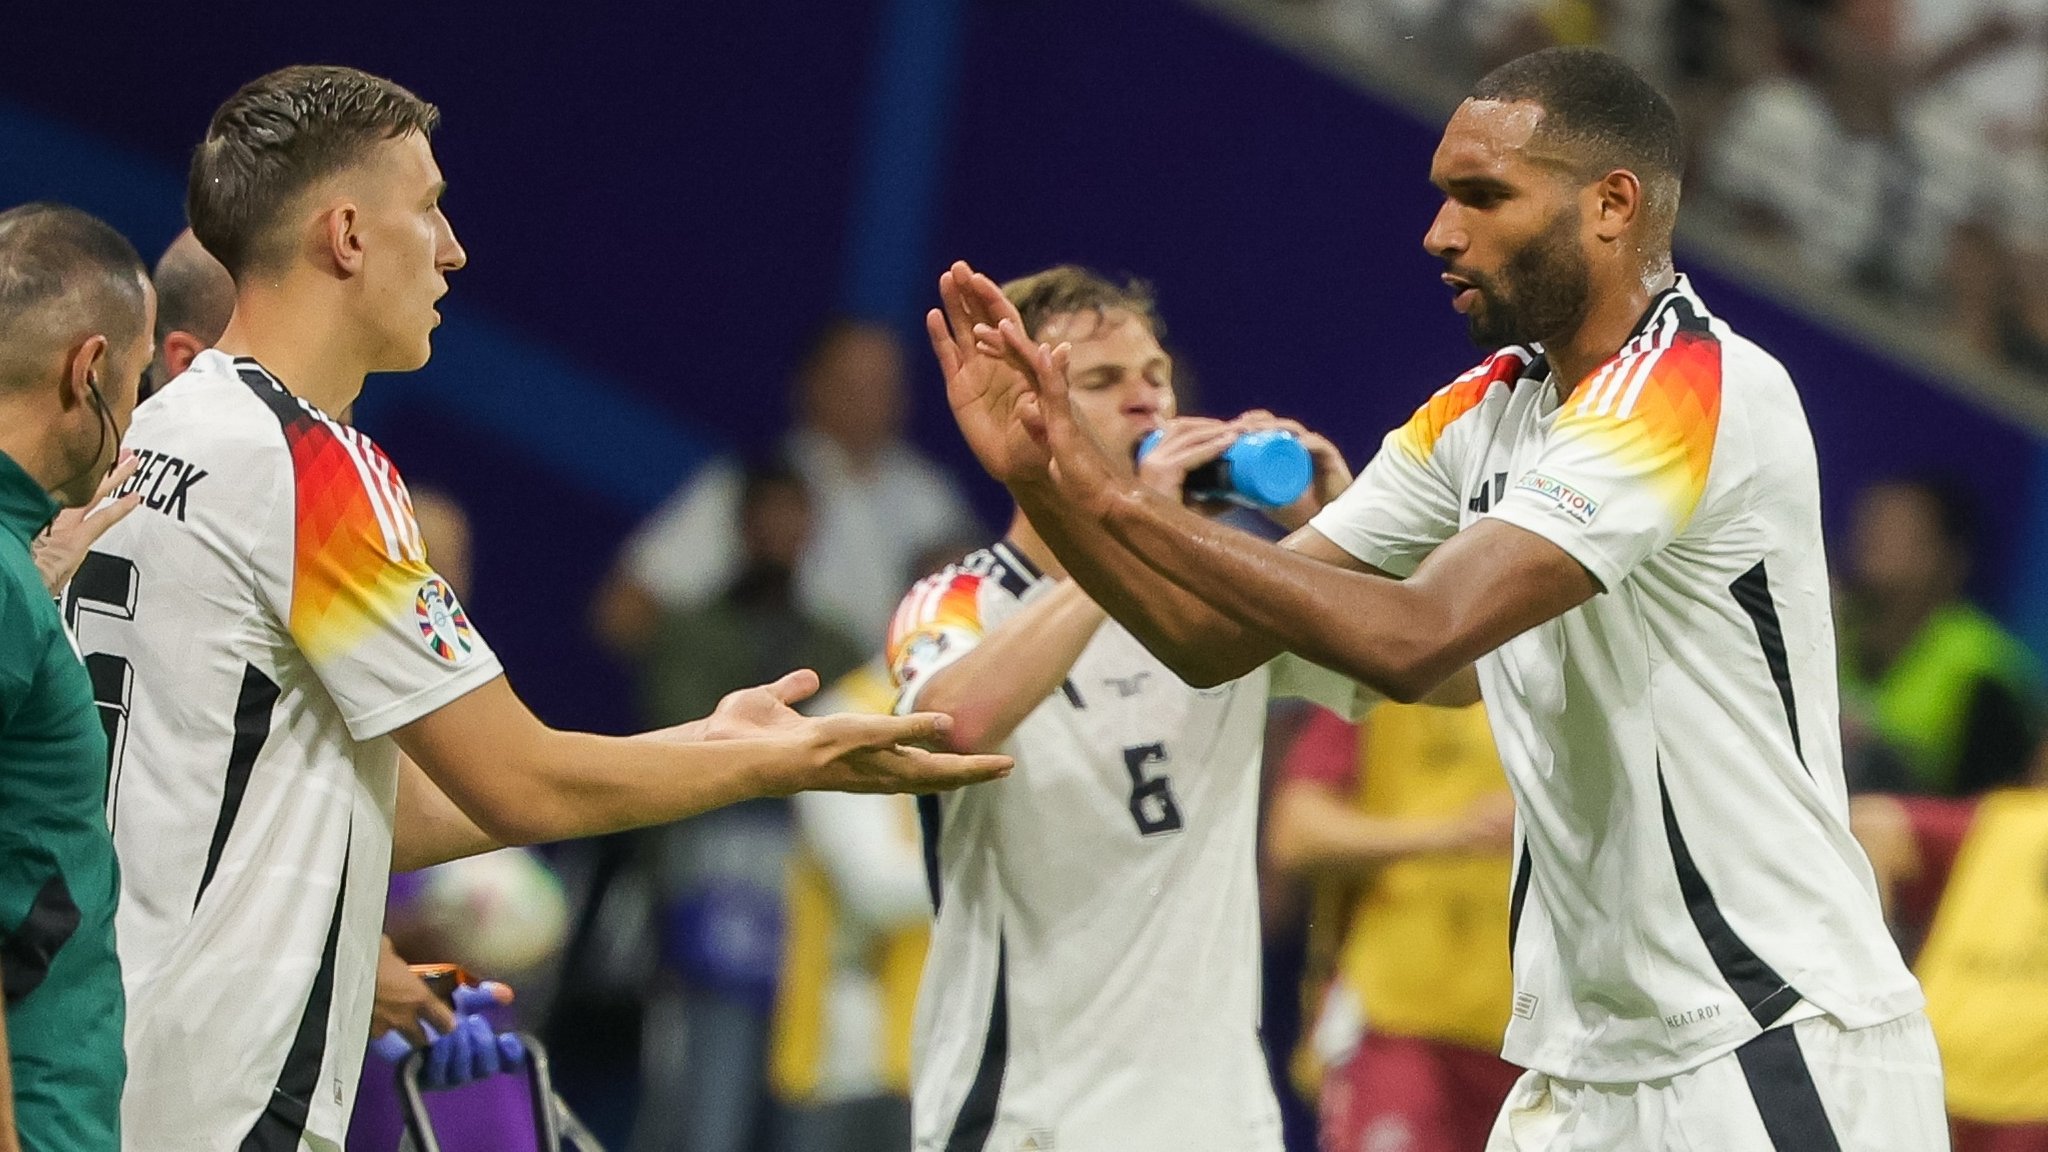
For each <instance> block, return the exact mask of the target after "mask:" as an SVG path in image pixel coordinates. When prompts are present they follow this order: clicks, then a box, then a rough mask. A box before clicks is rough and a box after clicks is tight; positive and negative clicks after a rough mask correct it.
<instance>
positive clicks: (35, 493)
mask: <svg viewBox="0 0 2048 1152" xmlns="http://www.w3.org/2000/svg"><path fill="white" fill-rule="evenodd" d="M56 518H57V502H56V501H55V500H52V499H50V494H49V493H48V492H45V491H43V488H42V485H40V484H37V483H36V482H35V480H34V479H33V478H31V477H30V476H29V474H28V473H27V472H24V471H22V467H21V465H19V464H16V463H15V462H14V458H13V457H11V456H9V455H7V454H6V453H5V452H0V527H5V528H6V529H7V531H8V532H9V533H11V534H13V535H15V536H18V537H20V538H21V542H22V543H23V544H27V543H29V542H30V541H32V540H34V539H35V538H36V537H38V536H40V535H42V534H43V529H45V528H48V527H49V526H50V521H52V520H54V519H56Z"/></svg>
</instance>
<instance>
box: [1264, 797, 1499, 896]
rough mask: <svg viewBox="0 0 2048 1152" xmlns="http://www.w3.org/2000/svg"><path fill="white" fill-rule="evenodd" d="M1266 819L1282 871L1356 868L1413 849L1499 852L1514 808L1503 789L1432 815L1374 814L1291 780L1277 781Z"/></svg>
mask: <svg viewBox="0 0 2048 1152" xmlns="http://www.w3.org/2000/svg"><path fill="white" fill-rule="evenodd" d="M1267 821H1268V822H1267V826H1266V836H1267V841H1266V843H1267V852H1268V853H1269V854H1270V855H1271V858H1272V860H1273V863H1274V864H1275V865H1277V866H1279V867H1280V868H1281V869H1282V870H1283V871H1287V872H1293V873H1300V874H1315V873H1324V874H1326V873H1338V874H1351V875H1355V874H1358V873H1360V872H1369V871H1371V870H1372V869H1374V868H1376V867H1378V866H1379V865H1382V864H1386V863H1388V862H1390V861H1394V860H1404V859H1407V858H1409V857H1412V856H1424V855H1430V854H1434V853H1450V852H1475V853H1500V852H1505V851H1506V850H1507V848H1508V845H1509V843H1510V841H1511V840H1512V838H1513V833H1514V822H1515V810H1514V802H1513V801H1511V800H1509V799H1508V798H1507V796H1506V795H1504V794H1503V795H1499V796H1491V797H1487V798H1485V799H1483V800H1481V801H1479V802H1477V803H1475V804H1473V805H1472V806H1471V807H1470V808H1468V809H1466V810H1465V811H1464V812H1460V813H1458V814H1457V815H1455V816H1448V817H1442V818H1438V819H1420V818H1400V817H1390V816H1372V815H1368V814H1367V813H1364V812H1360V811H1359V810H1358V809H1357V808H1356V807H1354V806H1353V805H1352V804H1351V803H1349V802H1348V801H1346V800H1345V799H1344V798H1343V797H1341V796H1338V795H1337V794H1336V793H1334V792H1332V791H1330V790H1329V789H1328V788H1325V787H1323V786H1322V785H1320V784H1312V783H1306V782H1300V781H1294V782H1289V783H1287V784H1283V785H1281V787H1280V792H1279V794H1278V795H1277V796H1275V797H1274V798H1273V811H1272V814H1271V815H1270V816H1268V817H1267Z"/></svg>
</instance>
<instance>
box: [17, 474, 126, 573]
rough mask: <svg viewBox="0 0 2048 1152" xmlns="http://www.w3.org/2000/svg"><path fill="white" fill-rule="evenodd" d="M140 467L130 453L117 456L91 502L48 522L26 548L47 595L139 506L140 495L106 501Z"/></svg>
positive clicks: (76, 568) (59, 514)
mask: <svg viewBox="0 0 2048 1152" xmlns="http://www.w3.org/2000/svg"><path fill="white" fill-rule="evenodd" d="M141 465H142V458H141V457H139V456H137V455H136V454H135V453H133V452H123V453H121V458H120V460H118V461H117V462H115V464H114V467H113V468H112V469H110V470H109V471H108V472H107V476H106V479H104V480H101V481H100V486H99V488H98V490H96V491H95V492H93V494H92V502H91V503H89V504H87V505H85V506H84V507H82V508H66V509H65V510H64V511H62V512H59V513H57V518H56V519H55V520H52V521H50V527H49V529H48V530H46V531H45V532H44V533H43V534H42V535H40V536H38V537H36V538H35V542H34V543H33V544H31V545H30V546H29V551H30V552H31V553H32V554H33V555H34V557H35V562H36V573H37V575H39V576H41V577H42V578H43V587H45V588H48V589H49V590H50V594H51V595H53V596H54V595H56V594H57V593H58V592H60V591H62V590H63V588H64V586H65V585H66V584H69V583H71V577H72V575H73V574H74V573H76V572H77V571H78V566H79V565H80V564H83V563H85V554H86V553H87V552H90V551H92V546H93V545H94V544H95V543H97V542H98V541H99V538H100V537H102V536H104V535H106V534H107V529H109V528H112V527H113V526H114V525H116V524H119V523H120V522H121V521H122V519H124V518H125V517H126V516H127V515H128V514H129V513H130V512H133V511H135V509H136V506H137V505H139V504H141V503H142V493H141V492H130V493H129V494H127V495H126V496H123V497H121V498H120V499H119V500H114V501H112V502H111V503H110V502H109V501H108V498H109V497H111V496H112V495H113V494H114V493H115V491H117V490H118V489H119V488H120V487H121V485H123V484H125V483H127V482H128V478H129V477H130V476H133V475H135V470H136V469H137V468H139V467H141Z"/></svg>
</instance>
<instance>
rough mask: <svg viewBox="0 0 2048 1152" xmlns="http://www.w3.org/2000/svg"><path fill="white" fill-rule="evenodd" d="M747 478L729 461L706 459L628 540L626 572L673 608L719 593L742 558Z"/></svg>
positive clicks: (706, 598)
mask: <svg viewBox="0 0 2048 1152" xmlns="http://www.w3.org/2000/svg"><path fill="white" fill-rule="evenodd" d="M742 483H743V480H742V478H741V476H740V473H739V471H738V470H737V469H735V468H734V467H733V466H732V465H731V464H730V463H729V462H726V461H718V462H714V463H711V464H707V465H705V466H704V468H703V469H702V470H700V471H699V472H698V473H697V474H696V475H695V476H692V477H691V478H690V479H689V480H687V481H685V482H684V484H683V486H682V487H680V488H678V489H676V492H675V494H674V495H672V496H670V497H669V498H668V499H667V500H666V501H665V502H663V504H662V506H661V507H660V508H658V509H656V510H655V512H654V514H653V515H652V516H650V517H648V518H647V520H646V521H645V522H644V523H642V524H641V525H640V527H639V528H638V529H636V530H635V531H634V533H633V535H632V537H631V538H630V539H629V540H627V541H626V547H625V570H626V572H627V573H628V574H629V575H630V576H632V578H633V580H634V581H635V582H636V583H638V584H639V585H640V586H641V587H642V588H645V589H646V590H647V591H648V592H650V593H652V594H653V596H654V598H655V599H656V600H659V601H661V603H662V604H663V605H665V606H666V607H669V608H688V607H691V606H693V605H696V604H701V603H703V602H704V601H706V600H709V599H711V598H712V597H713V596H715V595H717V594H718V592H719V591H720V589H721V588H723V587H724V585H725V584H726V582H727V581H729V580H731V579H732V577H733V576H734V575H735V574H736V572H737V569H738V566H739V563H740V556H739V553H740V545H739V509H740V488H741V485H742Z"/></svg>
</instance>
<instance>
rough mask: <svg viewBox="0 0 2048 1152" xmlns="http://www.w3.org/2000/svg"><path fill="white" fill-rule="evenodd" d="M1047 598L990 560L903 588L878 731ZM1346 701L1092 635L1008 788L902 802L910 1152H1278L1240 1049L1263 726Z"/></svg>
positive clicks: (1013, 747) (1033, 724) (1042, 709)
mask: <svg viewBox="0 0 2048 1152" xmlns="http://www.w3.org/2000/svg"><path fill="white" fill-rule="evenodd" d="M1052 586H1053V582H1052V581H1051V580H1048V579H1045V578H1044V577H1042V576H1040V574H1039V573H1037V572H1036V571H1035V570H1033V568H1032V567H1031V565H1030V563H1029V561H1028V560H1026V559H1025V558H1024V557H1023V556H1021V555H1020V554H1019V553H1018V552H1017V551H1016V550H1015V549H1014V548H1013V547H1011V546H1010V545H1008V544H997V545H996V546H995V547H993V548H991V549H988V550H985V551H982V552H978V553H976V554H975V555H973V556H970V557H969V558H968V559H967V560H965V561H963V562H962V563H961V564H960V565H958V566H956V567H953V568H949V569H947V570H946V571H944V572H941V573H940V574H938V575H936V576H933V577H931V578H930V579H927V580H925V581H924V582H923V583H921V584H919V585H918V586H917V587H916V588H915V589H913V590H912V591H911V593H910V595H909V596H908V597H906V598H905V600H904V601H903V605H902V607H901V608H900V609H899V610H898V611H897V613H896V618H895V621H894V622H893V624H892V625H891V627H890V633H889V661H890V668H891V671H892V672H893V673H894V674H895V676H896V679H897V682H898V683H899V684H901V685H902V696H901V697H900V698H899V699H898V701H897V708H898V710H899V711H908V710H912V709H914V708H915V707H916V706H917V698H918V695H919V693H921V692H922V691H923V690H924V687H925V685H927V684H929V683H930V682H931V680H932V678H933V677H934V676H936V675H937V674H938V673H940V672H941V671H943V670H944V669H945V668H947V667H948V666H949V665H951V664H952V663H953V662H954V661H956V660H958V659H960V658H961V657H962V656H965V655H966V654H967V653H968V652H969V651H970V650H972V649H973V648H974V646H975V645H976V644H978V643H980V642H981V640H982V638H983V637H984V636H986V635H987V634H988V633H989V632H991V631H993V630H995V629H997V628H1000V627H1003V626H1004V625H1005V623H1006V622H1008V621H1010V620H1011V618H1012V617H1014V616H1015V615H1016V614H1017V612H1018V611H1020V610H1021V609H1022V608H1023V607H1024V605H1025V604H1026V603H1028V602H1029V601H1030V600H1031V599H1032V598H1033V597H1035V596H1037V595H1040V594H1042V593H1043V592H1045V591H1047V590H1048V589H1050V588H1051V587H1052ZM1354 692H1355V690H1354V686H1353V685H1352V684H1351V683H1350V682H1349V681H1346V680H1343V679H1342V678H1341V677H1337V676H1334V675H1333V674H1331V673H1328V672H1323V671H1322V670H1320V669H1314V668H1312V666H1308V665H1305V664H1303V663H1302V662H1301V661H1299V660H1295V659H1293V658H1291V657H1288V658H1283V659H1282V660H1280V661H1277V662H1275V664H1274V665H1272V666H1269V667H1268V668H1261V669H1259V670H1257V671H1255V672H1253V673H1252V674H1251V675H1249V676H1246V677H1244V678H1243V679H1240V680H1234V681H1231V682H1230V683H1227V684H1221V685H1218V686H1216V687H1213V688H1204V689H1197V688H1191V687H1189V686H1188V685H1187V684H1186V683H1185V682H1183V681H1182V680H1180V679H1179V678H1178V677H1176V676H1175V675H1174V674H1173V673H1172V672H1171V671H1169V670H1168V669H1167V667H1166V666H1165V665H1164V664H1162V663H1160V662H1159V660H1158V659H1157V658H1156V657H1154V656H1153V655H1152V654H1151V653H1149V652H1147V651H1146V650H1145V649H1144V647H1143V646H1142V645H1140V644H1139V643H1138V641H1137V639H1136V638H1135V637H1133V636H1132V635H1131V634H1130V633H1129V632H1128V631H1126V630H1124V629H1123V628H1122V627H1120V626H1119V625H1117V624H1116V623H1114V622H1108V623H1105V624H1103V625H1102V627H1101V628H1100V629H1099V630H1098V631H1097V632H1096V633H1095V636H1094V638H1093V639H1092V640H1091V641H1090V642H1089V643H1088V646H1087V648H1086V649H1085V650H1083V652H1082V653H1081V657H1080V659H1079V660H1077V661H1076V662H1075V663H1074V666H1073V668H1072V669H1071V670H1070V671H1069V673H1068V675H1067V678H1066V680H1065V682H1064V683H1063V684H1062V685H1061V687H1060V689H1059V691H1057V692H1055V693H1053V694H1052V696H1050V697H1049V698H1047V699H1046V701H1045V702H1044V703H1043V704H1041V705H1039V706H1038V707H1037V708H1036V709H1035V710H1033V711H1032V712H1031V713H1030V714H1029V715H1028V716H1026V717H1025V719H1024V721H1023V723H1022V724H1020V725H1018V727H1017V730H1016V731H1015V732H1014V733H1012V734H1011V736H1010V738H1009V739H1008V740H1006V741H1005V742H1004V743H1003V747H1002V751H1004V752H1005V753H1008V754H1010V755H1012V756H1014V757H1016V760H1017V770H1016V771H1015V772H1014V773H1012V774H1011V775H1010V776H1009V777H1008V778H1006V779H1003V780H998V781H994V782H991V783H987V784H976V785H972V786H970V787H967V788H962V789H960V790H959V791H956V792H951V793H948V794H946V795H944V796H926V797H922V798H920V800H919V810H920V813H921V815H922V817H923V820H924V834H925V854H926V862H927V865H928V867H929V869H930V872H931V882H932V889H933V898H934V899H935V900H936V901H937V902H938V923H937V925H936V926H935V928H934V930H933V934H932V946H931V952H930V954H929V956H928V958H927V960H926V963H925V975H924V982H923V985H922V987H921V988H920V990H919V993H918V1003H917V1016H916V1024H915V1029H914V1039H913V1046H912V1061H913V1068H912V1077H913V1081H912V1083H913V1086H912V1099H911V1107H912V1116H913V1122H914V1126H915V1129H916V1147H917V1149H918V1150H919V1152H981V1150H983V1149H987V1150H988V1152H996V1150H998V1149H1000V1150H1002V1152H1010V1150H1012V1149H1032V1148H1036V1149H1070V1150H1072V1152H1097V1150H1102V1152H1109V1150H1115V1152H1184V1150H1186V1149H1196V1148H1199V1149H1205V1150H1214V1152H1277V1149H1278V1148H1279V1147H1280V1118H1279V1112H1278V1108H1277V1105H1276V1104H1275V1103H1274V1099H1273V1089H1272V1082H1271V1079H1270V1078H1269V1076H1268V1074H1267V1071H1266V1064H1265V1057H1264V1053H1263V1051H1262V1049H1261V1048H1260V1045H1259V1037H1258V1031H1259V920H1258V878H1257V875H1256V868H1255V864H1256V860H1255V852H1256V844H1257V839H1258V798H1259V766H1260V752H1261V748H1262V745H1263V743H1264V739H1265V723H1266V703H1267V700H1268V698H1269V696H1271V695H1276V694H1287V695H1300V696H1313V697H1315V698H1317V699H1318V702H1320V703H1323V704H1325V705H1326V706H1329V707H1331V708H1333V709H1337V710H1341V711H1344V712H1346V713H1349V712H1350V711H1351V710H1352V709H1351V701H1352V699H1353V696H1354Z"/></svg>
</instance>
